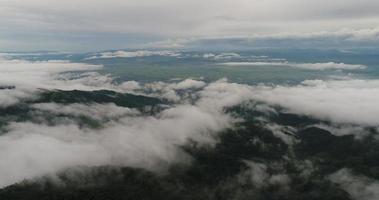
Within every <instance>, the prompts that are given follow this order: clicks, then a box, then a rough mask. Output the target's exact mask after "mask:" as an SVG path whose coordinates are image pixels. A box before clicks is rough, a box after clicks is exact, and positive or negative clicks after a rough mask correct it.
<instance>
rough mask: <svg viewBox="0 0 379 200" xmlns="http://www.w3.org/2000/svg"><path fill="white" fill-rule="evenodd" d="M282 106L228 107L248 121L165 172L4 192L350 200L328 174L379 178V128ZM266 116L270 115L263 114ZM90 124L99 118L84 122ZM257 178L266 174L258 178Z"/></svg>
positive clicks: (107, 199) (120, 97)
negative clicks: (361, 129) (334, 124)
mask: <svg viewBox="0 0 379 200" xmlns="http://www.w3.org/2000/svg"><path fill="white" fill-rule="evenodd" d="M34 102H38V103H41V102H57V103H64V104H65V103H67V104H69V103H77V102H80V103H91V102H96V103H109V102H113V103H115V104H116V105H120V106H127V107H135V108H139V109H142V108H143V107H145V106H146V105H149V106H154V105H158V104H160V103H161V102H160V101H159V100H157V99H153V98H148V97H141V96H134V95H129V94H119V93H114V92H109V91H95V92H82V91H68V92H63V91H48V92H45V93H42V95H41V96H40V98H38V99H36V100H34ZM276 111H277V113H271V114H268V113H264V112H261V111H257V110H255V109H254V108H251V106H246V105H241V106H236V107H233V108H229V109H227V110H226V112H228V113H230V114H232V115H235V116H239V117H241V118H243V119H244V121H243V122H239V123H238V124H236V127H235V128H233V129H228V130H225V131H223V132H221V133H219V136H218V141H219V142H218V143H217V144H216V145H215V146H203V145H199V144H198V143H196V142H195V141H188V143H187V144H186V145H183V146H182V147H181V148H182V149H183V150H184V151H185V152H187V153H188V154H189V155H191V157H192V162H191V163H190V164H174V165H172V166H171V167H170V168H169V169H167V171H164V172H160V173H154V172H150V171H147V170H144V169H136V168H129V167H120V168H118V167H111V166H103V167H92V168H89V167H77V168H73V169H68V170H65V171H62V172H60V173H59V174H58V177H59V178H58V180H59V181H57V179H51V178H49V177H42V178H40V179H39V180H37V181H36V180H33V181H24V182H22V183H18V184H15V185H12V186H9V187H6V188H4V189H2V190H0V199H6V200H122V199H145V200H149V199H151V200H153V199H154V200H155V199H165V200H169V199H173V200H174V199H175V200H176V199H188V200H190V199H199V200H201V199H217V200H222V199H225V200H226V199H256V200H260V199H261V200H266V199H272V200H302V199H307V200H320V199H323V200H339V199H340V200H349V199H351V197H350V196H349V194H348V193H347V192H346V191H344V190H342V189H341V188H340V187H339V186H338V185H337V184H335V183H332V182H331V181H330V180H329V179H328V178H327V176H328V175H330V174H331V173H334V172H336V171H338V170H339V169H341V168H345V167H347V168H350V169H352V171H353V172H354V173H356V174H362V175H366V176H368V177H371V178H375V179H379V162H378V159H377V158H378V156H379V142H378V141H377V140H376V139H373V138H372V137H373V135H376V134H377V133H376V131H375V130H370V129H368V130H367V131H368V132H371V134H369V135H368V136H367V137H364V138H363V139H356V138H354V137H353V136H351V135H347V136H335V135H333V134H332V133H331V132H329V131H327V130H324V129H321V128H317V127H314V126H311V125H312V124H318V123H321V121H318V120H316V119H311V118H308V117H304V116H297V115H293V114H288V113H285V112H282V111H281V109H280V108H276ZM30 112H33V110H32V109H31V108H30V107H28V106H27V104H20V105H17V106H15V107H10V108H7V109H3V110H2V112H1V113H2V117H14V118H15V120H26V119H27V118H30V116H29V113H30ZM55 117H56V116H55ZM47 118H49V117H47ZM261 118H265V119H266V120H263V121H262V120H259V119H261ZM88 120H91V119H88ZM82 123H83V124H87V125H88V124H91V123H92V122H88V121H86V120H84V121H82ZM269 123H275V124H279V125H281V126H292V127H294V128H296V129H295V131H288V132H285V131H284V134H286V135H287V136H288V137H290V138H292V139H293V140H294V141H295V142H294V144H293V145H289V144H287V143H285V142H283V140H282V139H280V138H279V137H277V136H276V135H275V134H274V132H273V131H271V130H269V129H267V128H265V127H266V125H268V124H269ZM89 126H90V127H93V128H96V126H92V125H89ZM306 160H307V161H306ZM251 162H254V163H255V164H257V163H258V164H260V165H262V166H265V168H264V170H262V169H261V170H258V171H257V170H254V168H252V167H251ZM307 163H313V164H311V165H309V164H308V165H307ZM306 171H307V173H305V172H306ZM278 175H282V176H280V177H282V181H276V182H275V181H270V178H272V177H275V176H278ZM283 175H285V177H288V178H283ZM254 176H262V177H263V178H261V179H260V181H259V182H257V181H254V178H253V177H254Z"/></svg>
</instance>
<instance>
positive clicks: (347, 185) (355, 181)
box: [329, 169, 379, 200]
mask: <svg viewBox="0 0 379 200" xmlns="http://www.w3.org/2000/svg"><path fill="white" fill-rule="evenodd" d="M329 178H330V180H331V181H332V182H334V183H337V184H339V185H340V187H342V188H343V189H344V190H345V191H346V192H347V193H349V194H350V195H351V196H352V197H353V199H356V200H376V199H378V198H379V182H378V181H376V180H372V179H369V178H367V177H364V176H355V175H353V174H352V173H351V172H350V170H348V169H341V170H339V171H337V172H335V173H334V174H332V175H330V176H329Z"/></svg>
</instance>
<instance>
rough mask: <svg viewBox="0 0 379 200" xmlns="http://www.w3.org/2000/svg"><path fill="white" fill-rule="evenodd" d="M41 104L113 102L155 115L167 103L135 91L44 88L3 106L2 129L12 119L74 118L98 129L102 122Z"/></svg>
mask: <svg viewBox="0 0 379 200" xmlns="http://www.w3.org/2000/svg"><path fill="white" fill-rule="evenodd" d="M38 103H59V104H72V103H81V104H88V105H91V104H94V103H98V104H104V103H113V104H115V105H117V106H121V107H128V108H135V109H138V110H139V111H141V112H142V113H145V114H153V113H155V112H158V111H159V110H160V109H161V108H160V105H161V104H163V103H164V102H163V101H161V100H159V99H157V98H152V97H146V96H139V95H133V94H126V93H125V94H123V93H117V92H114V91H108V90H97V91H80V90H72V91H63V90H51V91H41V93H40V94H39V95H37V96H36V98H34V99H32V100H30V99H28V100H25V101H23V102H20V103H18V104H15V105H13V106H9V107H5V108H1V107H0V129H2V128H4V126H5V125H7V124H8V122H10V121H14V122H25V121H31V122H34V123H41V122H48V123H49V124H50V125H54V124H55V123H56V122H57V121H59V120H60V119H72V120H74V121H76V122H77V123H78V124H80V125H81V126H88V127H92V128H98V127H100V126H101V123H102V122H101V121H99V120H96V119H93V118H90V117H88V116H85V115H80V116H75V115H70V114H55V113H50V112H47V111H41V110H38V109H36V108H34V107H33V106H32V105H33V104H38Z"/></svg>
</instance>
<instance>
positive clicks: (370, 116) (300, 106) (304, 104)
mask: <svg viewBox="0 0 379 200" xmlns="http://www.w3.org/2000/svg"><path fill="white" fill-rule="evenodd" d="M253 91H254V94H253V95H252V97H253V98H254V99H257V100H261V101H265V102H267V103H269V104H274V105H280V106H282V107H284V108H286V109H288V112H292V113H296V114H302V115H308V116H312V117H316V118H320V119H325V120H331V121H334V122H339V123H356V124H361V125H372V126H377V125H378V123H379V120H378V118H377V117H376V116H377V115H378V113H379V107H378V106H377V102H378V101H379V95H378V94H379V81H378V80H331V81H322V80H309V81H304V82H303V83H302V84H301V85H296V86H276V87H268V86H257V87H254V89H253Z"/></svg>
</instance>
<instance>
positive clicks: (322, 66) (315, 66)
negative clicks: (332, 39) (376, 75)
mask: <svg viewBox="0 0 379 200" xmlns="http://www.w3.org/2000/svg"><path fill="white" fill-rule="evenodd" d="M220 64H221V65H226V66H284V67H294V68H300V69H308V70H328V69H345V70H357V69H365V68H366V66H365V65H356V64H345V63H335V62H327V63H290V62H226V63H220Z"/></svg>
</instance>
